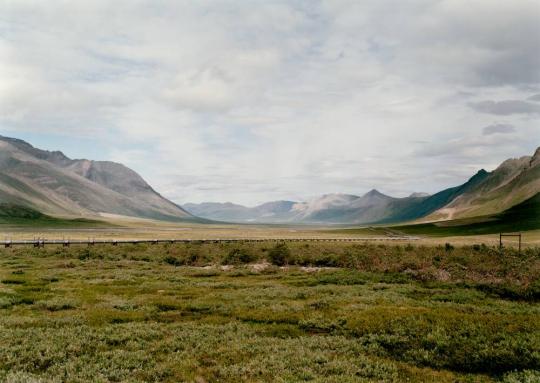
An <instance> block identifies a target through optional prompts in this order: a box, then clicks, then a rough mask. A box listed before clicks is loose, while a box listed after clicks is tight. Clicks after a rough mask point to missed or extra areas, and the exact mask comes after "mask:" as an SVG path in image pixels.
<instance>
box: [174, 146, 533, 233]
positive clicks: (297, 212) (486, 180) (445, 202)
mask: <svg viewBox="0 0 540 383" xmlns="http://www.w3.org/2000/svg"><path fill="white" fill-rule="evenodd" d="M539 192H540V148H538V149H537V150H536V152H535V153H534V154H533V156H523V157H521V158H517V159H509V160H506V161H504V162H503V163H502V164H501V165H500V166H499V167H497V168H496V169H495V170H493V171H491V172H488V171H486V170H484V169H481V170H479V171H478V172H477V173H476V174H474V175H473V176H472V177H471V178H470V179H469V180H468V181H467V182H465V183H464V184H462V185H459V186H455V187H452V188H448V189H445V190H442V191H440V192H438V193H435V194H433V195H426V194H425V193H413V194H411V195H410V196H408V197H405V198H395V197H391V196H388V195H385V194H383V193H381V192H379V191H377V190H371V191H369V192H368V193H366V194H364V195H362V196H356V195H350V194H326V195H323V196H320V197H316V198H313V199H311V200H309V201H304V202H295V201H275V202H268V203H265V204H262V205H259V206H255V207H246V206H242V205H236V204H232V203H213V202H212V203H208V202H207V203H201V204H192V203H188V204H185V205H184V208H185V209H186V210H187V211H189V212H191V213H192V214H194V215H196V216H199V217H204V218H208V219H216V220H222V221H230V222H261V223H311V224H328V223H331V224H339V223H342V224H372V223H395V222H404V221H420V222H422V221H439V220H450V219H457V218H467V217H474V216H485V215H490V214H497V213H500V212H503V211H505V210H507V209H509V208H511V207H512V206H516V205H518V204H520V203H522V202H523V201H526V200H528V199H530V198H532V197H534V196H535V195H536V194H537V193H539Z"/></svg>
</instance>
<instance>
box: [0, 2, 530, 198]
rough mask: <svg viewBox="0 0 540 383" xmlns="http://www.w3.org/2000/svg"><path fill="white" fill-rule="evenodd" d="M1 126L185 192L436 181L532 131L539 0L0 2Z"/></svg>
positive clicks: (359, 190) (287, 193)
mask: <svg viewBox="0 0 540 383" xmlns="http://www.w3.org/2000/svg"><path fill="white" fill-rule="evenodd" d="M0 134H2V135H5V136H11V137H18V138H21V139H25V140H28V141H29V142H30V143H32V144H33V145H34V146H37V147H41V148H44V149H49V150H62V151H63V152H64V153H66V154H67V155H68V156H70V157H72V158H90V159H95V160H112V161H118V162H121V163H123V164H125V165H127V166H129V167H131V168H133V169H134V170H136V171H137V172H139V173H140V174H141V175H142V176H143V177H144V178H145V179H146V180H147V181H148V182H149V183H150V184H151V185H152V186H153V187H154V188H155V189H156V190H158V191H159V192H160V193H161V194H163V195H164V196H166V197H168V198H170V199H172V200H173V201H175V202H177V203H180V204H183V203H186V202H202V201H222V202H225V201H232V202H236V203H242V204H246V205H255V204H258V203H262V202H266V201H271V200H278V199H287V200H305V199H306V198H309V197H312V196H316V195H319V194H324V193H334V192H340V193H350V194H357V195H361V194H363V193H365V192H367V191H369V190H370V189H373V188H376V189H378V190H379V191H381V192H383V193H385V194H389V195H393V196H398V197H402V196H406V195H408V194H410V193H412V192H429V193H433V192H436V191H439V190H441V189H443V188H446V187H449V186H455V185H458V184H460V183H463V182H465V181H466V180H467V179H468V178H469V177H471V176H472V175H473V174H474V173H475V172H476V171H478V170H479V169H481V168H485V169H487V170H492V169H494V168H495V167H496V166H497V165H499V164H500V163H501V162H502V161H503V160H505V159H507V158H511V157H520V156H523V155H531V154H532V153H533V152H534V150H535V149H536V147H538V146H540V1H538V0H533V1H528V0H513V1H491V0H472V1H466V0H462V1H434V0H430V1H426V0H411V1H403V0H395V1H386V0H373V1H359V0H350V1H348V0H329V1H317V0H306V1H294V0H289V1H272V0H264V1H256V0H245V1H217V0H216V1H162V0H149V1H143V0H134V1H133V0H130V1H123V0H115V1H109V0H92V1H67V0H66V1H57V0H49V1H46V2H45V1H25V0H14V1H11V0H3V1H2V2H0Z"/></svg>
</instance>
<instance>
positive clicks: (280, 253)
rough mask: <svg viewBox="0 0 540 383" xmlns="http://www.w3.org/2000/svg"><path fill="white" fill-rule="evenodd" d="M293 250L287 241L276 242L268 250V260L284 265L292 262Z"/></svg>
mask: <svg viewBox="0 0 540 383" xmlns="http://www.w3.org/2000/svg"><path fill="white" fill-rule="evenodd" d="M290 259H291V251H290V250H289V248H288V247H287V245H286V244H285V243H278V244H276V245H275V246H274V247H273V248H272V249H270V251H269V252H268V260H269V261H270V263H272V264H274V265H276V266H284V265H287V264H288V263H289V262H290Z"/></svg>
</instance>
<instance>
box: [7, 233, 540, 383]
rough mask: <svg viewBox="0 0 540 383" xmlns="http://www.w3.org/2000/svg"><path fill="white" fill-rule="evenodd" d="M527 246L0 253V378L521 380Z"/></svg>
mask: <svg viewBox="0 0 540 383" xmlns="http://www.w3.org/2000/svg"><path fill="white" fill-rule="evenodd" d="M539 276H540V249H538V248H528V249H525V250H524V251H523V252H522V253H521V254H518V253H517V252H516V251H515V250H512V249H504V250H503V251H500V250H499V249H496V248H491V247H487V246H483V245H481V244H479V245H475V246H467V247H460V246H453V245H451V244H448V245H446V246H438V247H427V246H415V245H399V246H398V245H385V244H381V245H374V244H350V243H310V244H304V243H288V244H279V243H274V242H266V243H250V242H246V243H229V244H227V243H223V244H203V243H201V244H174V245H173V244H167V245H125V246H92V247H83V246H80V247H77V246H73V247H71V248H62V247H46V248H43V249H34V248H13V249H2V250H1V251H0V344H2V347H0V380H2V381H8V382H27V381H36V382H40V381H44V382H48V381H70V382H86V381H103V382H106V381H155V382H157V381H160V382H161V381H165V382H167V381H168V382H177V381H187V382H199V383H200V382H217V381H219V382H241V381H246V382H252V381H260V382H296V381H313V382H372V381H378V382H399V381H410V382H461V381H463V382H492V381H503V382H536V381H538V380H539V379H540V373H539V372H538V371H539V370H540V321H539V314H540V304H539V300H540V283H539Z"/></svg>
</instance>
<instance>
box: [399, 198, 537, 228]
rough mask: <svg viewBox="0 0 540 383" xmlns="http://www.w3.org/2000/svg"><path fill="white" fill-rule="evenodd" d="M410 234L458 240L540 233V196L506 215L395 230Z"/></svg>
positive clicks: (521, 204)
mask: <svg viewBox="0 0 540 383" xmlns="http://www.w3.org/2000/svg"><path fill="white" fill-rule="evenodd" d="M392 229H395V230H398V231H401V232H403V233H406V234H411V235H416V234H420V235H421V234H424V235H432V236H442V237H444V236H454V235H480V234H493V233H503V232H518V231H526V230H537V229H540V193H537V194H535V195H534V196H532V197H531V198H529V199H527V200H525V201H523V202H521V203H520V204H518V205H516V206H513V207H511V208H510V209H508V210H505V211H503V212H502V213H498V214H494V215H489V216H483V217H474V218H462V219H455V220H450V221H442V222H433V223H423V224H416V225H405V226H395V227H392Z"/></svg>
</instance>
